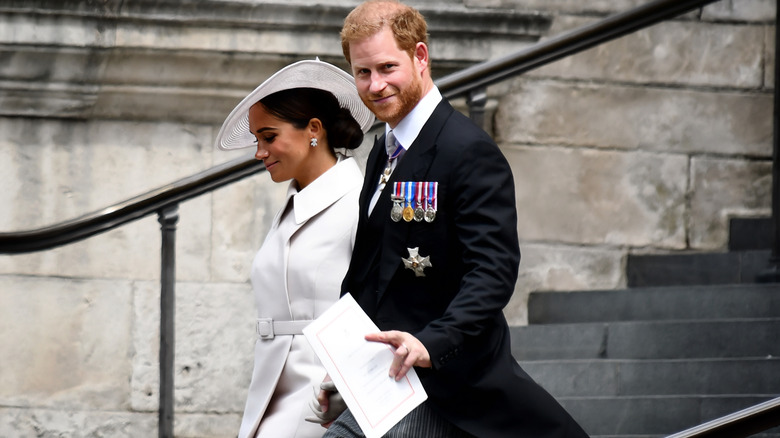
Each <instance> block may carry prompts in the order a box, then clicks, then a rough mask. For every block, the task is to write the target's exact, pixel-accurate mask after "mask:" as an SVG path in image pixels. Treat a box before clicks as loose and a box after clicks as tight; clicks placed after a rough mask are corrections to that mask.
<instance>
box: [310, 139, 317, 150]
mask: <svg viewBox="0 0 780 438" xmlns="http://www.w3.org/2000/svg"><path fill="white" fill-rule="evenodd" d="M309 145H310V146H311V147H313V148H316V147H317V137H312V138H311V141H310V142H309Z"/></svg>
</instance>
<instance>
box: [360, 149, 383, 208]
mask: <svg viewBox="0 0 780 438" xmlns="http://www.w3.org/2000/svg"><path fill="white" fill-rule="evenodd" d="M384 144H385V136H384V135H383V136H382V137H379V138H376V137H374V146H373V147H372V148H371V152H370V153H369V154H368V160H366V177H365V179H364V180H363V188H362V189H361V191H360V219H361V220H366V219H368V204H369V202H371V197H372V196H373V195H374V192H375V191H376V185H377V182H379V174H380V172H382V170H383V166H384V163H385V162H386V161H387V151H386V150H385V147H384Z"/></svg>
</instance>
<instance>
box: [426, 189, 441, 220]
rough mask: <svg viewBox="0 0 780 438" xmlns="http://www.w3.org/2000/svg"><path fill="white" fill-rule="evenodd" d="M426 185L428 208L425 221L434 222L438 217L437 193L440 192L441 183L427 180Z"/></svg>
mask: <svg viewBox="0 0 780 438" xmlns="http://www.w3.org/2000/svg"><path fill="white" fill-rule="evenodd" d="M425 186H426V188H427V190H426V192H427V196H426V200H425V201H426V204H427V205H426V208H425V222H429V223H430V222H433V220H434V219H436V208H437V205H436V202H437V199H436V195H437V194H438V191H439V190H438V189H439V183H437V182H426V183H425Z"/></svg>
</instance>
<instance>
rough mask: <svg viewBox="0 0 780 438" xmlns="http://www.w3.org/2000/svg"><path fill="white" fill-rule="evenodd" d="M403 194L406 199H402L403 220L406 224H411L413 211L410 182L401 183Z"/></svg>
mask: <svg viewBox="0 0 780 438" xmlns="http://www.w3.org/2000/svg"><path fill="white" fill-rule="evenodd" d="M403 185H404V187H403V189H404V192H405V194H406V197H405V199H404V212H403V218H404V221H406V222H411V221H412V219H414V209H412V188H413V187H412V182H411V181H405V182H404V183H403Z"/></svg>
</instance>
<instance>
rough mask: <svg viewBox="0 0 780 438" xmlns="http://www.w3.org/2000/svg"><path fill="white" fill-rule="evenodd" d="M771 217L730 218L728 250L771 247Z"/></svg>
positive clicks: (772, 225)
mask: <svg viewBox="0 0 780 438" xmlns="http://www.w3.org/2000/svg"><path fill="white" fill-rule="evenodd" d="M773 227H774V224H773V223H772V218H771V217H750V218H732V219H731V220H730V221H729V251H749V250H755V249H771V248H772V235H773V234H772V233H773V230H772V228H773Z"/></svg>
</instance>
